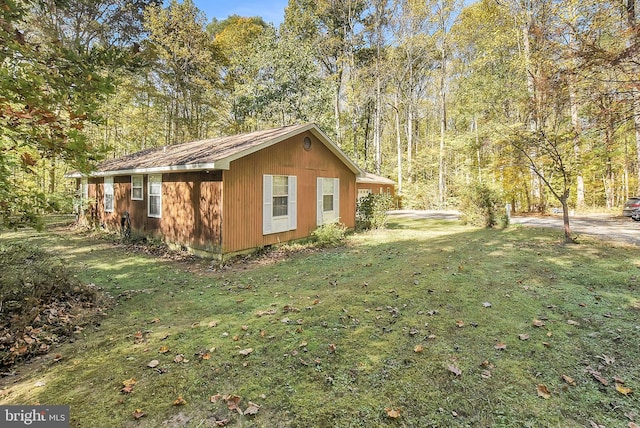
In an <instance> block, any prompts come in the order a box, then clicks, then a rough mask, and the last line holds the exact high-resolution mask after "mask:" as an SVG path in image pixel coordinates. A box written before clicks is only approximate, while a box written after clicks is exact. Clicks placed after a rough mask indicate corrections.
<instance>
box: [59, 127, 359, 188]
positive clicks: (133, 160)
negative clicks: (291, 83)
mask: <svg viewBox="0 0 640 428" xmlns="http://www.w3.org/2000/svg"><path fill="white" fill-rule="evenodd" d="M306 131H310V132H311V133H312V134H313V135H314V136H316V137H317V138H318V139H319V140H320V141H321V142H322V143H323V144H324V145H325V146H327V148H329V150H331V151H332V152H333V153H334V154H335V155H336V156H337V157H338V158H339V159H341V160H342V162H344V163H345V164H346V165H347V166H348V167H349V169H351V170H352V171H353V172H354V173H356V175H360V174H361V173H362V171H361V170H360V169H359V168H358V166H357V165H356V164H355V163H353V161H351V159H349V158H348V157H347V155H346V154H345V153H344V152H343V151H342V150H340V148H339V147H338V146H337V145H335V144H334V143H333V142H332V141H331V140H330V139H329V138H328V137H327V136H326V135H325V134H324V132H322V131H321V130H320V128H318V127H317V126H316V125H315V124H313V123H308V124H304V125H291V126H283V127H280V128H274V129H267V130H263V131H256V132H249V133H245V134H239V135H233V136H228V137H219V138H211V139H207V140H200V141H192V142H189V143H182V144H175V145H171V146H164V147H154V148H151V149H147V150H143V151H140V152H137V153H133V154H130V155H127V156H123V157H121V158H117V159H111V160H107V161H104V162H102V163H101V164H100V165H98V167H97V168H96V170H95V171H94V172H93V173H91V174H90V175H92V176H111V175H126V174H137V173H158V172H171V171H201V170H214V169H229V164H230V163H231V161H233V160H236V159H239V158H241V157H244V156H247V155H249V154H251V153H254V152H256V151H258V150H261V149H264V148H266V147H269V146H271V145H273V144H276V143H279V142H280V141H283V140H286V139H287V138H290V137H292V136H294V135H297V134H300V133H302V132H306ZM67 176H68V177H81V176H82V175H81V174H80V173H79V172H73V173H70V174H67Z"/></svg>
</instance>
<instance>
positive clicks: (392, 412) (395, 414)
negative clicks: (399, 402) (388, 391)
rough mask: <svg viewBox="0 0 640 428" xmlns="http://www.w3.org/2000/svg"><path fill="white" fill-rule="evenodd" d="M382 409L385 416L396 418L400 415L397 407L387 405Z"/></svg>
mask: <svg viewBox="0 0 640 428" xmlns="http://www.w3.org/2000/svg"><path fill="white" fill-rule="evenodd" d="M384 411H385V412H387V416H388V417H390V418H392V419H398V418H399V417H400V410H398V409H391V408H389V407H385V409H384Z"/></svg>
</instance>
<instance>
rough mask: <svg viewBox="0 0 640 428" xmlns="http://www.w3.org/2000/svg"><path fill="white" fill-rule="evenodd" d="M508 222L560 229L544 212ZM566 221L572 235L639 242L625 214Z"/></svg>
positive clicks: (406, 213) (443, 215) (403, 213)
mask: <svg viewBox="0 0 640 428" xmlns="http://www.w3.org/2000/svg"><path fill="white" fill-rule="evenodd" d="M389 215H390V216H391V217H413V218H433V219H446V220H456V219H458V217H459V215H460V213H459V212H458V211H432V210H427V211H418V210H398V211H390V212H389ZM511 223H512V224H522V225H525V226H532V227H551V228H556V229H560V230H562V229H563V227H564V226H563V224H562V215H547V216H533V217H527V216H520V215H517V216H512V217H511ZM569 225H570V226H571V232H572V233H573V235H574V236H576V235H577V236H578V238H579V237H580V235H591V236H596V237H599V238H603V239H605V240H614V241H622V242H626V243H630V244H633V245H640V222H635V221H633V220H631V219H630V218H628V217H622V216H612V215H610V214H588V215H579V216H571V217H570V218H569Z"/></svg>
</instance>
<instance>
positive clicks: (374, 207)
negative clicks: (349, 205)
mask: <svg viewBox="0 0 640 428" xmlns="http://www.w3.org/2000/svg"><path fill="white" fill-rule="evenodd" d="M392 207H393V198H392V197H391V195H390V194H388V193H381V194H380V193H369V194H368V195H367V196H365V197H362V198H360V199H359V200H358V205H357V208H356V229H357V230H369V229H374V230H375V229H384V228H385V227H386V225H387V219H388V217H387V211H389V210H390V209H391V208H392Z"/></svg>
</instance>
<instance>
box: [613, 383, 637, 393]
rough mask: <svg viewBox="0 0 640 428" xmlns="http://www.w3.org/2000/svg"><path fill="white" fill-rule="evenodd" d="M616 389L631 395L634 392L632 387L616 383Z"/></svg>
mask: <svg viewBox="0 0 640 428" xmlns="http://www.w3.org/2000/svg"><path fill="white" fill-rule="evenodd" d="M616 391H618V392H619V393H620V394H622V395H629V394H631V393H632V392H633V390H632V389H631V388H627V387H626V386H624V385H622V384H620V383H616Z"/></svg>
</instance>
